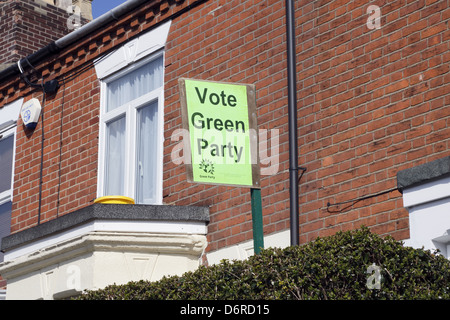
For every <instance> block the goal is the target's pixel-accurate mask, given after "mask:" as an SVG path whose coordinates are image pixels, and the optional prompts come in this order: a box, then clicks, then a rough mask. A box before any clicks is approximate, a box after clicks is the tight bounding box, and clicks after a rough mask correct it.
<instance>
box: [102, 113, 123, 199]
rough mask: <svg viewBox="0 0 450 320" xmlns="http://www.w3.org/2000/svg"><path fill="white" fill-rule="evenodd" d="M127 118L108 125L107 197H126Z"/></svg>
mask: <svg viewBox="0 0 450 320" xmlns="http://www.w3.org/2000/svg"><path fill="white" fill-rule="evenodd" d="M125 126H126V122H125V117H122V118H119V119H117V120H115V121H113V122H110V123H108V124H107V128H106V160H105V162H106V168H105V169H106V172H105V195H107V196H114V195H115V196H118V195H119V196H120V195H124V190H125Z"/></svg>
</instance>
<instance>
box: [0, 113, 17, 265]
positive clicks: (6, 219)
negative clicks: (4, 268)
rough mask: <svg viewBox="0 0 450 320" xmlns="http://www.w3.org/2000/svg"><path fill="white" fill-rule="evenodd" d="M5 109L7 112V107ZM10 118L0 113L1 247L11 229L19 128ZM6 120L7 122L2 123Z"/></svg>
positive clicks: (0, 259) (0, 258)
mask: <svg viewBox="0 0 450 320" xmlns="http://www.w3.org/2000/svg"><path fill="white" fill-rule="evenodd" d="M4 108H5V110H6V107H4ZM8 108H10V109H8V111H9V110H11V109H17V107H14V106H13V107H8ZM10 113H11V112H10ZM3 116H4V117H3ZM8 118H10V117H9V114H7V113H6V112H5V113H2V112H0V245H1V239H2V238H4V237H6V236H8V235H9V234H10V229H11V210H12V196H13V179H14V177H13V173H14V150H15V140H16V128H17V126H16V121H13V120H11V119H8ZM7 119H8V120H7ZM5 120H7V121H6V122H3V123H2V121H5ZM15 120H17V118H15ZM2 261H3V253H1V252H0V262H2Z"/></svg>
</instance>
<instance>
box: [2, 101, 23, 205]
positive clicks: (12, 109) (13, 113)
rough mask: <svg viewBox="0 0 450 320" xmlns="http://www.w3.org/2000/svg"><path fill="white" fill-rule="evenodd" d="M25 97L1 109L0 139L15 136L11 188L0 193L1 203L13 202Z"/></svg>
mask: <svg viewBox="0 0 450 320" xmlns="http://www.w3.org/2000/svg"><path fill="white" fill-rule="evenodd" d="M22 104H23V98H21V99H18V100H16V101H15V102H13V103H10V104H8V105H5V106H3V107H2V108H1V109H0V136H1V138H0V140H3V139H5V138H8V137H10V136H14V138H13V141H14V142H13V156H12V166H11V189H9V190H6V191H3V192H1V193H0V205H3V204H5V203H7V202H13V195H14V171H15V163H16V140H17V135H16V132H17V120H18V119H19V114H20V109H21V108H22Z"/></svg>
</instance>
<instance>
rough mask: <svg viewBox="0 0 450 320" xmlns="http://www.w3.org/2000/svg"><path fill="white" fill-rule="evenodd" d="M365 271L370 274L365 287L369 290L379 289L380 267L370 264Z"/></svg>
mask: <svg viewBox="0 0 450 320" xmlns="http://www.w3.org/2000/svg"><path fill="white" fill-rule="evenodd" d="M366 273H368V274H370V276H369V277H368V278H367V281H366V287H367V288H368V289H370V290H374V289H376V290H380V289H381V268H380V267H379V266H377V265H376V264H372V265H370V266H369V267H368V268H367V271H366Z"/></svg>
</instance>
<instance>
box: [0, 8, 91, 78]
mask: <svg viewBox="0 0 450 320" xmlns="http://www.w3.org/2000/svg"><path fill="white" fill-rule="evenodd" d="M71 3H72V5H73V6H75V7H72V9H75V10H72V11H68V10H67V9H68V7H69V6H70V5H71ZM66 5H67V6H66ZM78 8H79V9H78ZM78 10H79V11H78ZM74 12H75V13H77V12H78V13H79V12H81V20H80V23H81V25H83V24H86V23H87V22H89V21H90V20H92V0H5V1H1V2H0V30H2V36H1V37H0V71H1V70H3V69H5V68H8V67H9V66H11V65H12V64H14V63H17V61H19V60H20V59H22V58H24V57H26V56H28V55H30V54H32V53H34V52H36V51H38V50H39V49H41V48H43V47H45V46H46V45H48V44H49V43H51V42H52V41H55V40H57V39H60V38H62V37H64V36H65V35H67V34H69V33H70V32H72V31H73V28H70V24H68V21H70V20H69V18H71V17H73V16H74Z"/></svg>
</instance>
